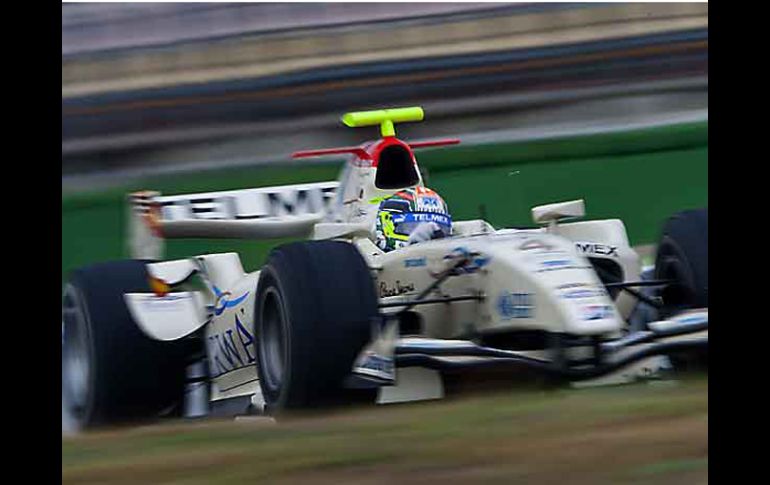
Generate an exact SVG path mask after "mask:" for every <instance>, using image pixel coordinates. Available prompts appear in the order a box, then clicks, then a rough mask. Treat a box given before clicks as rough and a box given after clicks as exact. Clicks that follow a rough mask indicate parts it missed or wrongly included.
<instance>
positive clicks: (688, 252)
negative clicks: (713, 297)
mask: <svg viewBox="0 0 770 485" xmlns="http://www.w3.org/2000/svg"><path fill="white" fill-rule="evenodd" d="M708 256H709V246H708V209H697V210H687V211H682V212H679V213H677V214H674V215H673V216H672V217H671V218H669V219H668V220H667V221H666V223H665V225H664V226H663V231H662V234H661V237H660V241H659V243H658V249H657V254H656V256H655V278H656V279H661V280H670V281H671V282H672V283H671V284H669V285H668V286H667V287H666V288H664V290H663V292H662V294H661V297H662V299H663V309H662V312H661V313H662V315H661V316H662V317H664V318H666V317H669V316H671V315H673V314H674V313H677V312H679V311H682V310H686V309H689V308H707V307H708V277H709V273H708Z"/></svg>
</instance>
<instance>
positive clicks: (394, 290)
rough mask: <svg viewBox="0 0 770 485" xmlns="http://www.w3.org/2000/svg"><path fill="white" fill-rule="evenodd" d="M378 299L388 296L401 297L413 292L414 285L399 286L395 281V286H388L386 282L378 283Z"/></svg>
mask: <svg viewBox="0 0 770 485" xmlns="http://www.w3.org/2000/svg"><path fill="white" fill-rule="evenodd" d="M379 290H380V298H387V297H389V296H398V295H403V294H404V293H409V292H410V291H414V283H405V284H401V282H400V281H399V280H396V284H395V286H389V285H388V283H387V282H385V281H380V283H379Z"/></svg>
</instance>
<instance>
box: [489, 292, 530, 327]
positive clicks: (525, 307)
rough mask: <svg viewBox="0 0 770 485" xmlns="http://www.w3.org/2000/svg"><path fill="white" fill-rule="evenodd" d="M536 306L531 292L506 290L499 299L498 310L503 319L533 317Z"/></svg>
mask: <svg viewBox="0 0 770 485" xmlns="http://www.w3.org/2000/svg"><path fill="white" fill-rule="evenodd" d="M534 308H535V306H534V304H533V303H532V294H531V293H509V292H504V293H502V294H501V295H500V297H499V298H498V299H497V311H498V312H499V313H500V316H501V317H502V318H503V320H511V319H514V318H532V313H533V311H534Z"/></svg>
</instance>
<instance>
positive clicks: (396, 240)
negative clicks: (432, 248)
mask: <svg viewBox="0 0 770 485" xmlns="http://www.w3.org/2000/svg"><path fill="white" fill-rule="evenodd" d="M375 234H376V241H375V243H376V244H377V247H379V248H380V249H382V250H383V251H385V252H388V251H392V250H394V249H398V248H402V247H404V246H408V245H410V244H415V243H418V242H423V241H428V240H431V239H437V238H442V237H447V236H449V235H451V234H452V216H450V215H449V210H448V209H447V205H446V202H444V199H442V198H441V196H440V195H438V194H437V193H436V192H434V191H433V190H431V189H428V188H426V187H414V188H411V189H405V190H401V191H399V192H397V193H395V194H393V195H391V196H389V197H387V198H386V199H385V200H383V201H382V202H381V203H380V208H379V210H378V212H377V220H376V221H375Z"/></svg>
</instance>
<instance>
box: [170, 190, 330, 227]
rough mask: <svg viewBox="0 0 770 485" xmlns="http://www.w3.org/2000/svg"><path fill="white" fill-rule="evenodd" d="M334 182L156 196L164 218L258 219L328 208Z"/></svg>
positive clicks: (316, 212) (317, 211)
mask: <svg viewBox="0 0 770 485" xmlns="http://www.w3.org/2000/svg"><path fill="white" fill-rule="evenodd" d="M336 187H337V183H336V182H329V183H318V184H306V185H304V186H302V187H291V186H289V187H270V188H260V189H245V190H236V191H228V192H223V193H216V192H214V193H208V194H191V195H174V196H168V197H160V198H159V199H158V203H159V204H160V205H161V208H160V211H161V214H159V217H160V218H162V220H164V221H177V220H189V219H195V220H233V219H261V218H266V217H282V216H291V215H300V214H320V213H323V212H326V211H328V210H330V209H331V205H332V202H333V200H334V195H335V190H336Z"/></svg>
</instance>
